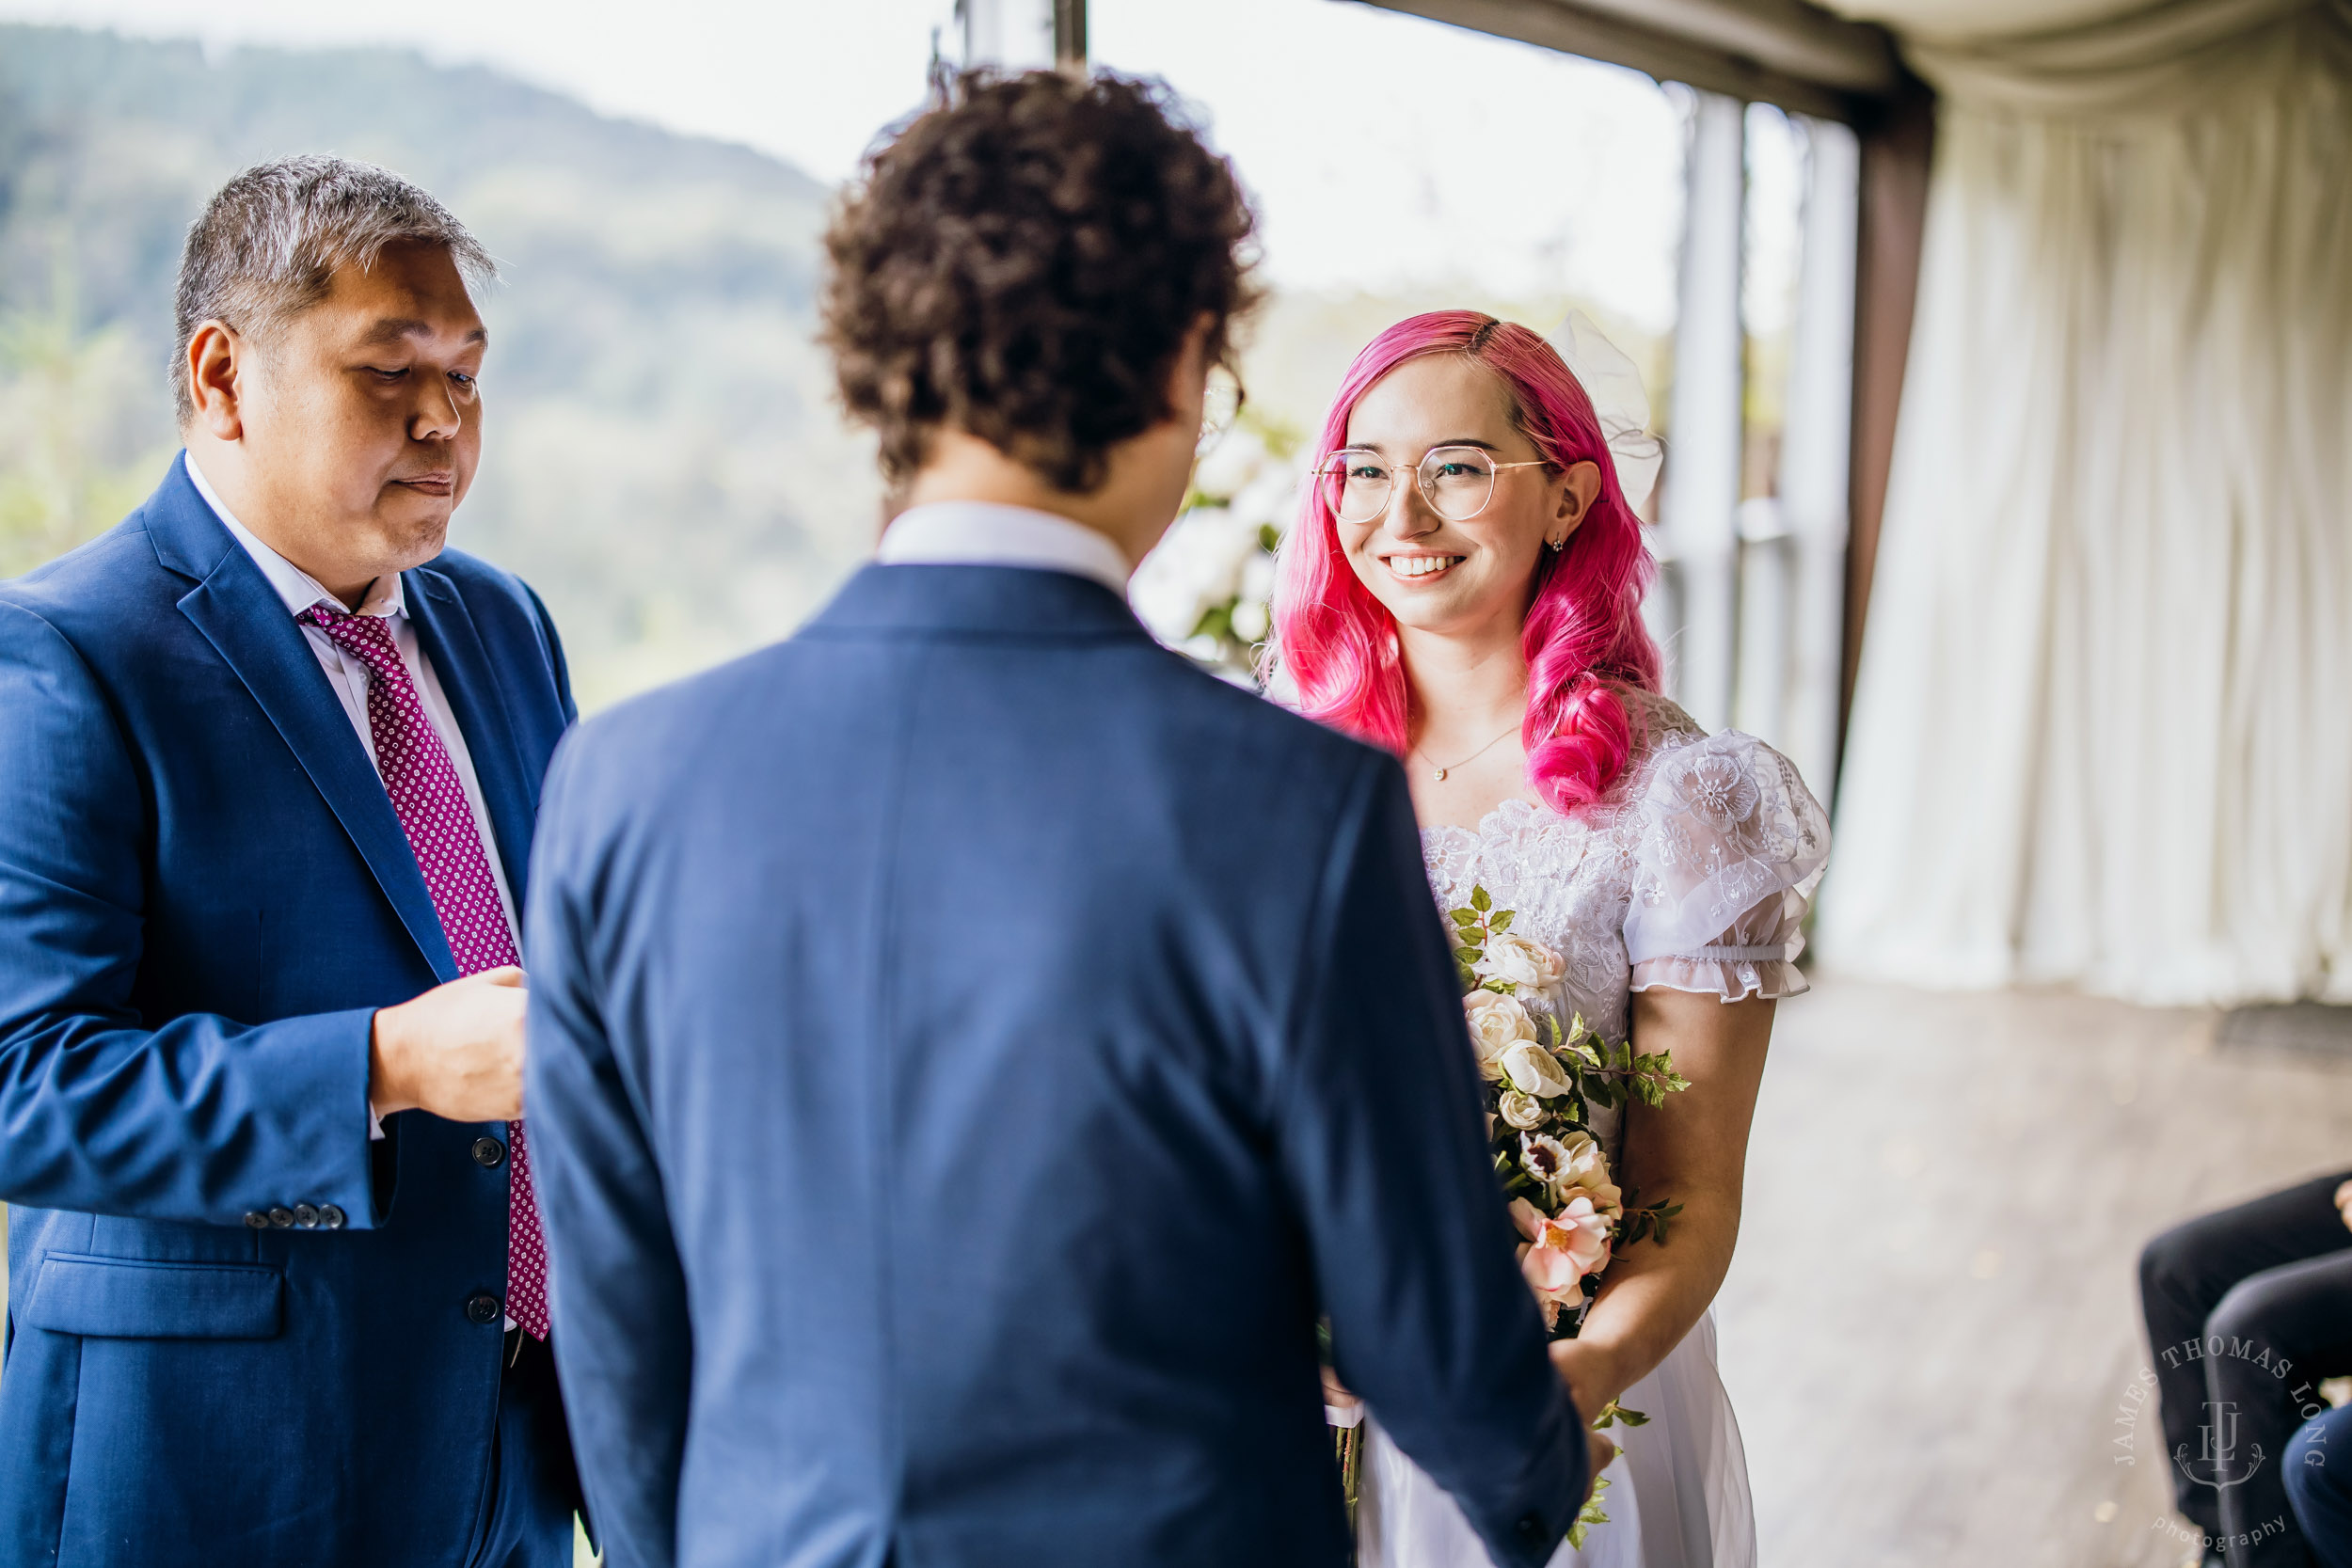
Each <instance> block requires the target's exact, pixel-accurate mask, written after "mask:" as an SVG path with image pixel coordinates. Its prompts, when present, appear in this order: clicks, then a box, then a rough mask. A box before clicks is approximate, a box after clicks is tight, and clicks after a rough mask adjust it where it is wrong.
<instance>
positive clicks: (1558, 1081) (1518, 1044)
mask: <svg viewBox="0 0 2352 1568" xmlns="http://www.w3.org/2000/svg"><path fill="white" fill-rule="evenodd" d="M1502 1076H1504V1077H1505V1078H1508V1079H1509V1080H1510V1081H1511V1086H1512V1087H1513V1088H1515V1089H1517V1090H1518V1091H1519V1093H1521V1094H1532V1095H1536V1096H1538V1097H1540V1098H1543V1099H1547V1100H1549V1099H1552V1098H1555V1097H1557V1096H1560V1095H1564V1094H1565V1093H1567V1092H1568V1090H1569V1089H1571V1088H1572V1087H1574V1086H1575V1085H1571V1084H1570V1083H1569V1082H1568V1072H1567V1069H1565V1068H1564V1067H1562V1066H1561V1065H1560V1062H1559V1059H1558V1058H1557V1057H1555V1056H1553V1055H1552V1053H1550V1052H1549V1051H1546V1050H1545V1049H1544V1048H1543V1047H1542V1046H1540V1045H1537V1044H1536V1043H1535V1042H1534V1040H1515V1041H1513V1042H1512V1043H1511V1044H1510V1045H1507V1046H1505V1047H1504V1048H1503V1051H1502Z"/></svg>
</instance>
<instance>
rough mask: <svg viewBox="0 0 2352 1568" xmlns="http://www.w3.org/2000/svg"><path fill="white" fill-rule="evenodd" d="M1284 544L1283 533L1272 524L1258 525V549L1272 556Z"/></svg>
mask: <svg viewBox="0 0 2352 1568" xmlns="http://www.w3.org/2000/svg"><path fill="white" fill-rule="evenodd" d="M1281 543H1282V531H1281V530H1280V529H1278V528H1276V527H1275V526H1274V525H1273V524H1272V523H1260V524H1259V525H1258V548H1260V549H1262V550H1263V551H1265V553H1266V554H1268V555H1272V554H1273V553H1274V552H1275V550H1276V549H1277V548H1278V547H1279V546H1280V545H1281Z"/></svg>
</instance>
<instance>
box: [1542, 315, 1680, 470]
mask: <svg viewBox="0 0 2352 1568" xmlns="http://www.w3.org/2000/svg"><path fill="white" fill-rule="evenodd" d="M1545 341H1547V342H1549V343H1550V344H1551V346H1552V347H1553V348H1554V349H1556V350H1557V351H1558V352H1559V355H1560V357H1561V358H1562V359H1563V360H1565V361H1566V363H1567V367H1568V373H1569V374H1571V375H1573V376H1575V377H1576V379H1577V381H1578V382H1579V383H1580V384H1581V386H1582V387H1583V388H1584V395H1585V396H1587V397H1589V398H1591V399H1592V400H1593V412H1594V413H1595V414H1597V415H1598V416H1599V418H1600V434H1601V436H1602V438H1603V439H1604V440H1606V441H1607V442H1608V443H1609V455H1610V458H1611V459H1612V460H1613V462H1614V463H1615V464H1616V466H1617V486H1618V488H1619V489H1621V490H1623V491H1624V492H1625V499H1626V501H1627V503H1628V504H1629V505H1630V506H1632V507H1633V508H1634V510H1636V511H1637V512H1638V511H1639V510H1641V508H1642V506H1643V505H1644V504H1645V503H1646V502H1647V501H1648V499H1649V493H1650V491H1651V490H1653V489H1655V488H1656V487H1657V484H1658V470H1659V468H1660V467H1661V466H1663V464H1664V463H1665V461H1666V448H1665V445H1664V443H1662V442H1661V441H1660V440H1659V439H1658V437H1657V436H1653V435H1651V434H1650V432H1649V393H1648V392H1647V391H1645V390H1644V389H1643V387H1642V372H1640V371H1639V370H1637V369H1636V368H1635V367H1634V364H1633V361H1632V360H1630V359H1629V358H1627V357H1626V356H1625V353H1624V351H1623V350H1621V349H1619V348H1618V347H1617V345H1616V344H1614V343H1613V342H1611V341H1609V340H1608V339H1607V338H1605V337H1603V336H1602V335H1601V330H1600V328H1599V327H1597V326H1595V325H1593V318H1592V317H1590V316H1588V315H1586V314H1585V313H1584V312H1583V311H1581V310H1571V311H1569V312H1568V319H1567V320H1565V321H1564V322H1562V323H1561V324H1560V325H1558V326H1556V327H1554V328H1552V330H1551V335H1550V336H1549V338H1547V339H1546V340H1545Z"/></svg>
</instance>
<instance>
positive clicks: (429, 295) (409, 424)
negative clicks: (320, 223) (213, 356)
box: [237, 245, 487, 592]
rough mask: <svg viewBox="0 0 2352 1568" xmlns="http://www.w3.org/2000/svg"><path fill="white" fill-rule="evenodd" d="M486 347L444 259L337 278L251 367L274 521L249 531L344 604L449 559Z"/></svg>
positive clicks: (471, 455)
mask: <svg viewBox="0 0 2352 1568" xmlns="http://www.w3.org/2000/svg"><path fill="white" fill-rule="evenodd" d="M486 347H487V334H486V333H485V331H484V329H483V325H482V318H481V316H480V315H479V314H477V313H476V311H475V310H474V308H473V301H472V300H471V299H469V297H467V293H466V286H465V281H464V279H463V278H461V277H459V276H458V272H457V268H456V265H455V263H453V261H451V260H450V257H449V253H448V252H447V251H446V250H443V249H442V248H440V247H439V246H437V245H393V246H390V247H389V248H387V249H386V250H385V251H384V253H383V254H382V255H381V256H380V257H378V258H377V259H376V262H375V265H374V266H373V267H371V268H369V269H367V270H366V271H364V272H363V271H361V270H359V269H358V268H357V267H343V268H341V269H339V270H338V271H337V272H336V274H335V276H334V279H333V283H332V286H331V287H330V288H329V290H328V292H327V295H326V298H325V299H324V300H321V301H320V302H319V303H318V304H317V305H315V306H312V307H311V308H310V309H307V310H304V311H302V312H300V313H299V314H297V315H295V316H294V318H293V319H292V320H291V321H288V322H287V323H285V324H284V325H281V326H279V327H278V329H277V330H276V331H275V332H273V333H271V334H270V335H269V337H268V338H267V340H266V341H263V342H261V343H258V344H257V343H250V342H248V343H247V344H246V353H245V355H244V356H241V360H240V364H239V367H238V381H239V395H238V407H237V419H238V422H239V424H240V425H241V426H242V431H241V434H240V444H241V445H242V446H243V447H244V449H245V457H246V474H247V479H248V483H249V484H250V486H251V491H252V499H254V500H255V501H258V502H259V507H258V510H259V511H260V512H261V513H262V515H264V516H265V517H266V519H267V525H266V527H265V526H264V524H263V522H262V520H260V519H246V521H247V525H248V526H250V527H252V528H254V529H255V531H257V532H261V533H263V535H264V537H270V536H272V535H275V536H276V537H271V543H272V544H273V545H274V546H276V547H278V549H279V551H280V553H282V554H284V555H286V556H287V557H288V558H289V559H291V560H293V561H294V562H296V563H297V564H300V565H302V566H303V567H305V568H306V569H307V570H309V571H310V574H311V575H312V576H313V577H316V578H319V579H320V581H322V582H324V583H326V585H327V586H328V587H330V588H333V589H335V590H336V591H338V592H342V590H343V588H344V587H345V585H354V586H364V585H365V584H366V583H368V582H370V581H373V579H374V578H377V577H380V576H382V575H384V574H385V573H388V572H400V571H405V570H406V569H407V568H409V567H411V566H416V565H420V564H421V563H422V562H427V561H430V560H432V559H433V558H434V557H435V556H437V555H438V554H439V553H440V552H441V545H442V542H443V540H444V539H445V538H446V537H447V535H448V533H449V519H450V514H451V513H452V512H453V511H454V510H455V509H456V506H457V503H458V502H459V501H460V500H462V499H464V498H465V494H466V489H467V486H468V485H469V484H471V483H473V474H474V467H475V465H476V464H477V463H478V462H479V461H480V459H481V455H482V393H481V388H480V387H479V386H478V384H477V378H478V377H479V376H480V374H481V372H482V357H483V354H484V351H485V348H486Z"/></svg>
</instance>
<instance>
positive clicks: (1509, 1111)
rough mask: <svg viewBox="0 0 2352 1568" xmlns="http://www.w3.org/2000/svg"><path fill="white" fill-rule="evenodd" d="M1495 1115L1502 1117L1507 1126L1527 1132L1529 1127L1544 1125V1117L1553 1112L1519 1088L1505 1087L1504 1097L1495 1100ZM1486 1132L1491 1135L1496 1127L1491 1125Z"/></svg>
mask: <svg viewBox="0 0 2352 1568" xmlns="http://www.w3.org/2000/svg"><path fill="white" fill-rule="evenodd" d="M1495 1115H1496V1116H1499V1117H1502V1120H1503V1124H1504V1125H1505V1126H1509V1127H1516V1128H1518V1129H1519V1130H1520V1131H1521V1132H1525V1131H1526V1130H1527V1129H1528V1128H1531V1127H1540V1126H1542V1125H1543V1122H1544V1118H1545V1117H1548V1116H1549V1115H1551V1113H1550V1112H1549V1111H1547V1110H1545V1109H1544V1108H1543V1105H1542V1103H1541V1102H1539V1101H1536V1100H1534V1099H1533V1098H1531V1097H1529V1096H1527V1095H1523V1094H1521V1093H1519V1091H1518V1090H1517V1089H1505V1090H1503V1091H1502V1098H1500V1099H1499V1100H1497V1101H1495ZM1492 1119H1493V1118H1492V1117H1489V1118H1488V1120H1489V1122H1490V1123H1491V1121H1492ZM1486 1132H1487V1135H1488V1136H1490V1137H1491V1136H1492V1135H1493V1133H1494V1128H1493V1127H1492V1126H1491V1125H1489V1126H1488V1127H1487V1129H1486Z"/></svg>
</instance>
